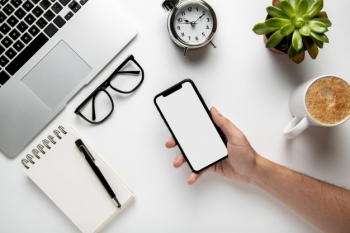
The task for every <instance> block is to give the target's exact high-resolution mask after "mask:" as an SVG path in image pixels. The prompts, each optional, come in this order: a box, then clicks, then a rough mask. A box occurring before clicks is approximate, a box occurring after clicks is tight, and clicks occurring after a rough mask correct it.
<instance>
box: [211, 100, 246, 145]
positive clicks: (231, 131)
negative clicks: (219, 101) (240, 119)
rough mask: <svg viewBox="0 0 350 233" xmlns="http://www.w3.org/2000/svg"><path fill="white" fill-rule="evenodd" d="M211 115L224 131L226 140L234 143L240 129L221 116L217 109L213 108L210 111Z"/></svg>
mask: <svg viewBox="0 0 350 233" xmlns="http://www.w3.org/2000/svg"><path fill="white" fill-rule="evenodd" d="M210 113H211V115H212V117H213V120H214V122H215V124H216V125H217V126H218V127H219V128H220V129H221V130H222V132H223V133H224V134H225V136H226V138H227V139H228V140H229V141H233V140H234V138H235V136H238V135H237V133H238V132H240V131H239V129H238V128H237V127H236V126H235V125H234V124H232V122H231V121H230V120H228V119H227V118H226V117H224V116H223V115H221V114H220V113H219V111H218V110H217V109H216V108H215V107H212V108H211V109H210Z"/></svg>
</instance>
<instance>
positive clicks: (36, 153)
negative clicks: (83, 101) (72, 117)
mask: <svg viewBox="0 0 350 233" xmlns="http://www.w3.org/2000/svg"><path fill="white" fill-rule="evenodd" d="M61 133H62V134H67V131H65V130H64V127H62V126H58V130H57V129H55V130H54V131H53V134H54V135H55V136H56V138H58V139H59V140H61V139H62V137H61V136H60V134H61ZM54 138H55V137H54V136H52V135H49V136H48V137H47V139H44V140H43V141H42V144H38V145H37V148H34V149H33V150H32V154H33V155H34V156H33V155H31V154H28V155H27V156H26V158H25V159H22V164H23V166H24V167H25V168H27V169H29V166H27V164H35V162H34V159H35V158H36V159H40V156H39V154H40V153H41V155H45V154H46V152H45V150H44V149H48V150H50V149H51V147H52V145H55V144H56V143H57V142H56V141H57V140H56V141H55V140H54ZM50 143H51V144H52V145H51V146H49V144H50Z"/></svg>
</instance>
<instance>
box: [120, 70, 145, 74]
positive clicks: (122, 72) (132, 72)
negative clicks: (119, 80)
mask: <svg viewBox="0 0 350 233" xmlns="http://www.w3.org/2000/svg"><path fill="white" fill-rule="evenodd" d="M140 72H141V71H139V70H138V71H118V72H116V74H139V73H140Z"/></svg>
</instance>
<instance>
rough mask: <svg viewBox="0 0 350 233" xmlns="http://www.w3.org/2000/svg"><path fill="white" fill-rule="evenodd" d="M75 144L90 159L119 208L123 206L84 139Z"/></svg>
mask: <svg viewBox="0 0 350 233" xmlns="http://www.w3.org/2000/svg"><path fill="white" fill-rule="evenodd" d="M75 144H76V145H77V147H78V148H79V150H80V151H81V152H82V153H83V154H84V156H85V159H86V160H87V161H88V163H89V165H90V167H91V169H92V170H93V171H94V172H95V174H96V176H97V177H98V179H99V180H100V181H101V183H102V185H103V187H105V189H106V191H107V193H108V194H109V196H110V197H111V198H112V200H113V201H114V202H115V203H116V204H117V206H118V208H120V207H121V205H120V203H119V201H118V199H117V196H116V195H115V194H114V192H113V190H112V189H111V187H110V186H109V184H108V182H107V180H106V179H105V177H104V176H103V175H102V172H101V171H100V169H99V168H98V167H97V166H96V164H95V162H94V161H95V159H94V157H93V156H92V154H91V153H90V151H89V150H88V149H87V148H86V146H85V144H84V143H83V141H82V140H81V139H78V140H76V141H75Z"/></svg>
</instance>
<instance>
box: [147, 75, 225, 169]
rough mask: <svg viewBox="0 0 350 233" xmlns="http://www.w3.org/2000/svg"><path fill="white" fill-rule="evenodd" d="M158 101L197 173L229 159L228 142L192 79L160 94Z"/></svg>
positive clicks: (168, 124) (186, 156)
mask: <svg viewBox="0 0 350 233" xmlns="http://www.w3.org/2000/svg"><path fill="white" fill-rule="evenodd" d="M154 103H155V105H156V107H157V109H158V111H159V113H160V115H161V117H162V118H163V120H164V122H165V124H166V125H167V127H168V129H169V130H170V132H171V134H172V136H173V137H174V139H175V141H176V143H177V145H178V146H179V148H180V150H181V152H182V154H183V156H184V157H185V159H186V161H187V162H188V164H189V166H190V168H191V169H192V171H193V172H196V173H199V172H201V171H203V170H205V169H207V168H208V167H210V166H212V165H214V164H215V163H217V162H219V161H221V160H223V159H225V158H227V157H228V156H227V147H226V145H227V141H226V139H225V137H224V134H223V133H222V131H221V130H220V128H218V127H217V126H216V125H215V123H214V122H213V119H212V117H211V114H210V112H209V109H208V107H207V106H206V104H205V102H204V100H203V98H202V96H201V95H200V93H199V91H198V89H197V87H196V85H195V84H194V82H193V81H192V80H190V79H185V80H183V81H181V82H180V83H178V84H176V85H174V86H172V87H170V88H169V89H167V90H165V91H163V92H162V93H160V94H158V95H156V97H155V98H154Z"/></svg>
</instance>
